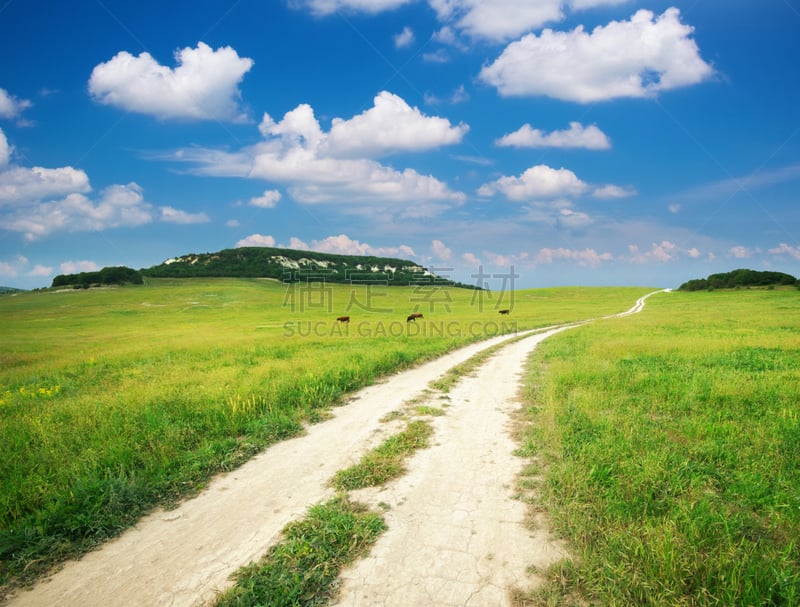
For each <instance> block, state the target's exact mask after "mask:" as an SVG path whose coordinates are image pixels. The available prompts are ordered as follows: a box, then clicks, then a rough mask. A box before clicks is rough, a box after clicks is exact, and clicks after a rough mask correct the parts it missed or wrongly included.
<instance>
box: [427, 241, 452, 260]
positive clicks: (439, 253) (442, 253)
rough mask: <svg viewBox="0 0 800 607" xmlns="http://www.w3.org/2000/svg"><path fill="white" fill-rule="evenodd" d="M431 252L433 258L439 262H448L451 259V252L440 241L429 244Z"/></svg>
mask: <svg viewBox="0 0 800 607" xmlns="http://www.w3.org/2000/svg"><path fill="white" fill-rule="evenodd" d="M431 251H433V255H434V257H436V258H437V259H439V260H441V261H449V260H450V259H451V258H452V257H453V251H451V250H450V249H449V248H448V247H447V246H445V244H444V243H443V242H442V241H441V240H434V241H433V242H431Z"/></svg>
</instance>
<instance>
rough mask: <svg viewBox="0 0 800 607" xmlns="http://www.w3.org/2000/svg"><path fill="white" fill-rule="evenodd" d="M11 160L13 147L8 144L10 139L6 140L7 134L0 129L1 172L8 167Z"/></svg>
mask: <svg viewBox="0 0 800 607" xmlns="http://www.w3.org/2000/svg"><path fill="white" fill-rule="evenodd" d="M10 160H11V145H10V144H9V143H8V139H6V134H5V133H4V132H3V129H0V170H3V169H4V168H5V167H7V166H8V163H9V161H10Z"/></svg>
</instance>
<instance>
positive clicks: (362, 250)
mask: <svg viewBox="0 0 800 607" xmlns="http://www.w3.org/2000/svg"><path fill="white" fill-rule="evenodd" d="M310 248H311V250H313V251H319V252H320V253H338V254H340V255H374V256H376V257H396V256H402V257H415V256H416V253H414V249H412V248H411V247H409V246H407V245H400V246H397V247H373V246H372V245H369V244H367V243H365V242H359V241H358V240H353V239H352V238H350V237H349V236H347V235H346V234H339V235H338V236H328V237H327V238H325V239H324V240H314V241H312V243H311V247H310Z"/></svg>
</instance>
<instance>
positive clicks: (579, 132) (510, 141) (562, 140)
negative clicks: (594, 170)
mask: <svg viewBox="0 0 800 607" xmlns="http://www.w3.org/2000/svg"><path fill="white" fill-rule="evenodd" d="M495 143H496V144H497V145H499V146H501V147H516V148H585V149H587V150H607V149H609V148H610V147H611V141H610V140H609V138H608V136H607V135H606V134H605V133H604V132H603V131H601V130H600V129H599V128H597V127H596V126H595V125H593V124H592V125H590V126H588V127H587V126H583V125H582V124H581V123H580V122H570V123H569V129H567V130H563V131H552V132H551V133H545V132H543V131H540V130H539V129H534V128H533V127H531V125H530V124H524V125H522V126H521V127H520V128H519V129H517V130H516V131H514V132H513V133H508V134H507V135H503V136H502V137H501V138H500V139H498V140H497V141H495Z"/></svg>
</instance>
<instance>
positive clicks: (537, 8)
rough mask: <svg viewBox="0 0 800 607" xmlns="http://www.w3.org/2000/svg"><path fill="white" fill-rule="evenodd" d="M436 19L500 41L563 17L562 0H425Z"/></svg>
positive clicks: (461, 29) (466, 32) (465, 31)
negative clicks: (523, 0)
mask: <svg viewBox="0 0 800 607" xmlns="http://www.w3.org/2000/svg"><path fill="white" fill-rule="evenodd" d="M429 4H430V5H431V7H432V8H433V9H434V10H435V11H436V14H437V15H438V17H439V20H440V21H442V22H445V23H448V24H452V27H454V28H455V29H457V30H458V31H459V32H461V33H464V34H466V35H468V36H470V37H473V38H483V39H488V40H491V41H503V40H509V39H511V38H515V37H517V36H519V35H520V34H523V33H525V32H529V31H531V30H533V29H536V28H538V27H541V26H542V25H544V24H545V23H552V22H556V21H560V20H561V19H563V18H564V13H563V11H562V8H561V7H562V0H537V1H535V2H520V1H519V0H429Z"/></svg>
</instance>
